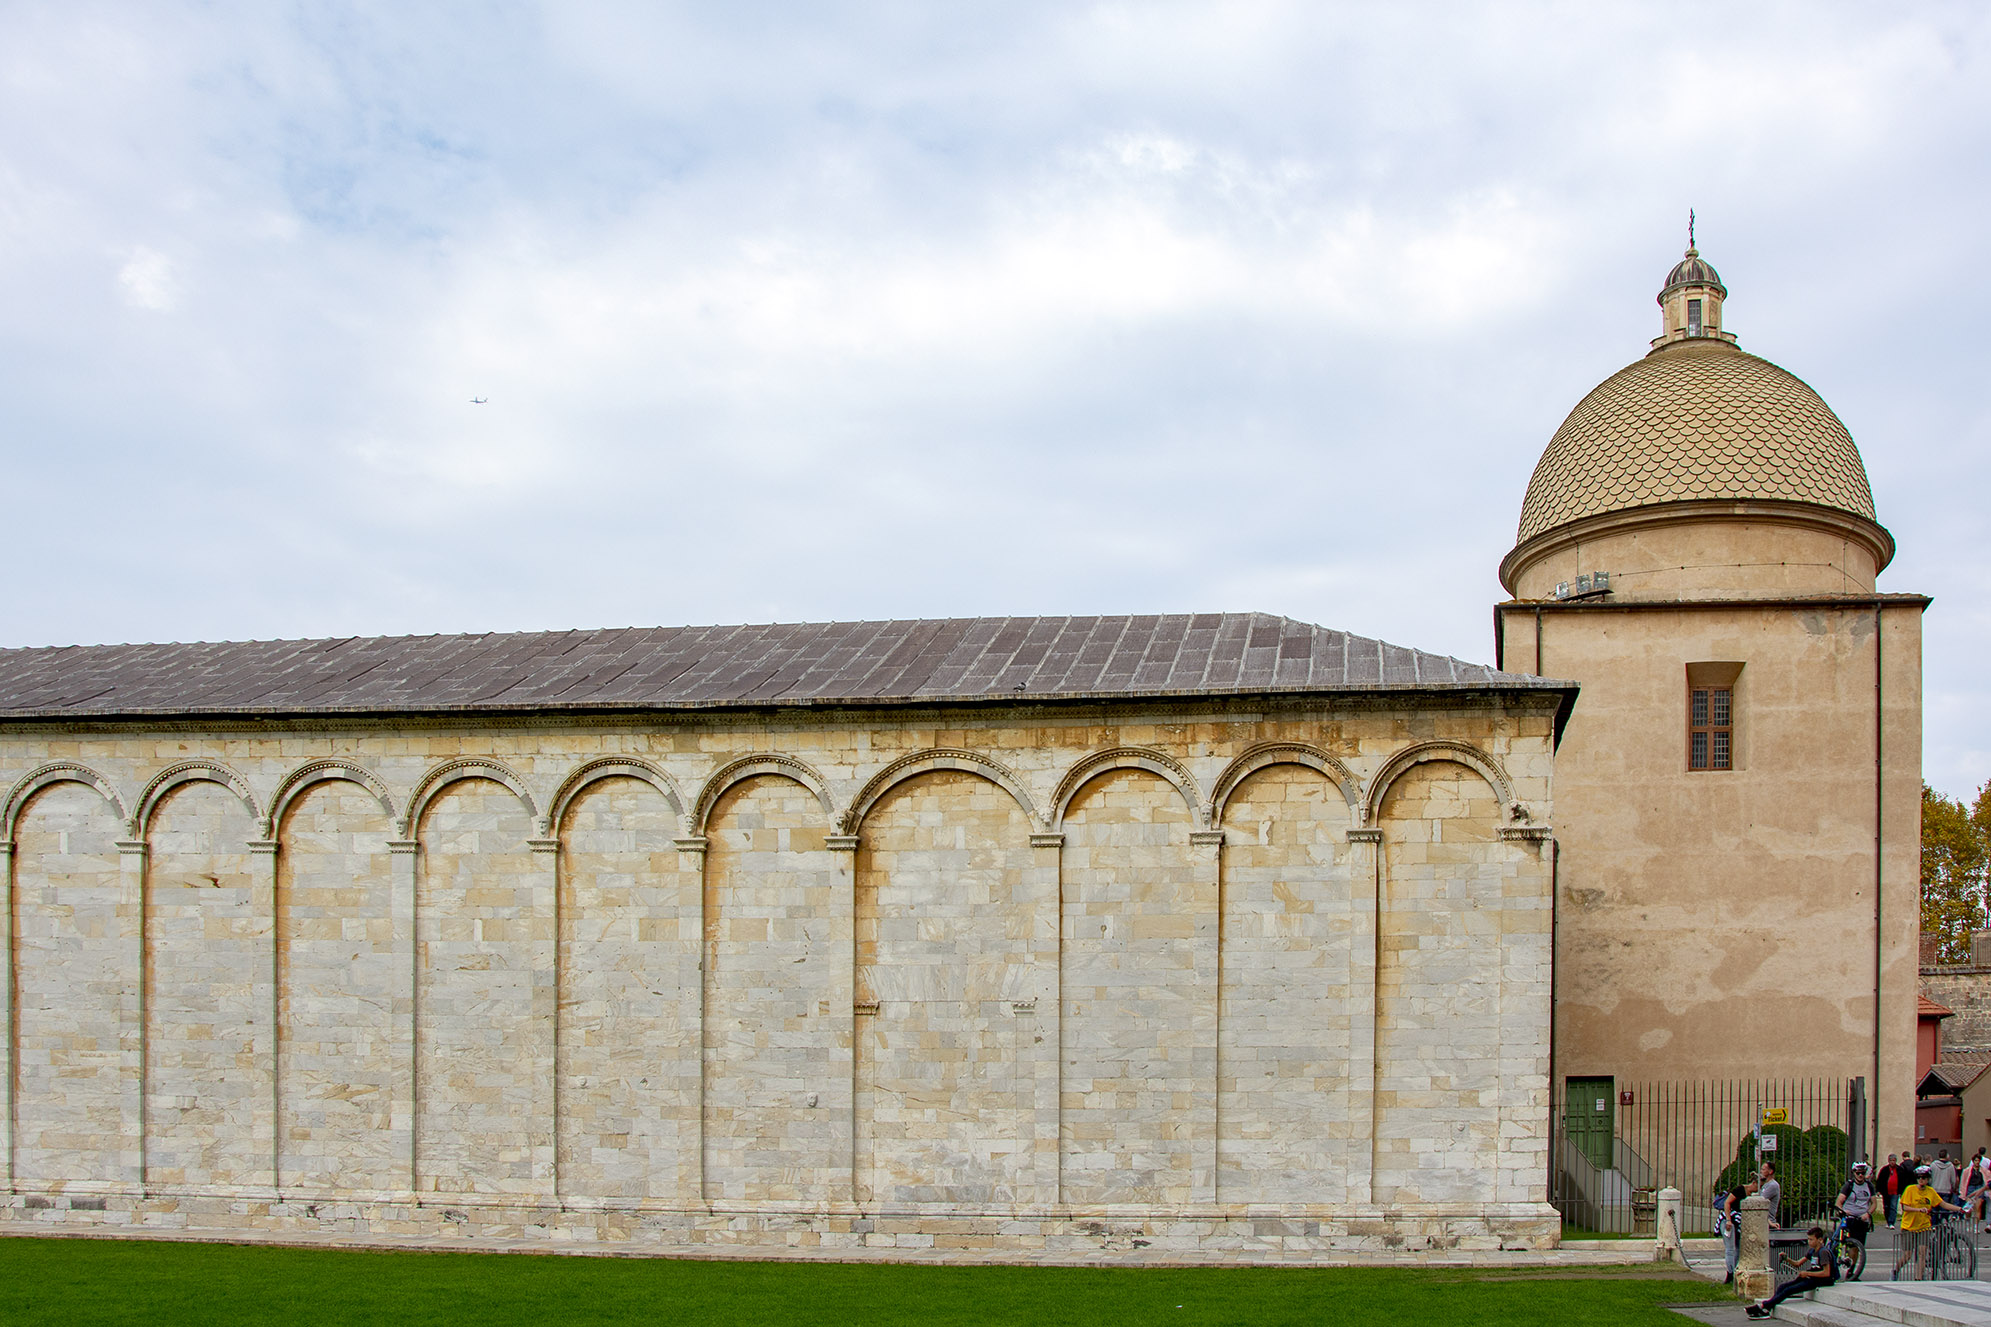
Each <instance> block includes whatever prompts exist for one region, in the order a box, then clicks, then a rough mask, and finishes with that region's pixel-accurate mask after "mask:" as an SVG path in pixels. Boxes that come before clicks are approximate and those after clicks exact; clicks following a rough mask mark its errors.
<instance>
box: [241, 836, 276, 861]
mask: <svg viewBox="0 0 1991 1327" xmlns="http://www.w3.org/2000/svg"><path fill="white" fill-rule="evenodd" d="M280 846H281V845H279V844H278V843H277V841H276V840H275V839H250V840H249V851H250V853H252V854H253V855H255V856H257V857H274V856H276V855H277V851H278V849H279V847H280Z"/></svg>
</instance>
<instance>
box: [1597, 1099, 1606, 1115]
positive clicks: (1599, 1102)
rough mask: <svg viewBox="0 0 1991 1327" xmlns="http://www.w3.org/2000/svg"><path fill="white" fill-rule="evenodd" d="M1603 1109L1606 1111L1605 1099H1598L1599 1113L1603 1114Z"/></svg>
mask: <svg viewBox="0 0 1991 1327" xmlns="http://www.w3.org/2000/svg"><path fill="white" fill-rule="evenodd" d="M1603 1109H1604V1098H1602V1097H1598V1098H1597V1110H1598V1111H1599V1112H1600V1113H1601V1112H1602V1111H1603Z"/></svg>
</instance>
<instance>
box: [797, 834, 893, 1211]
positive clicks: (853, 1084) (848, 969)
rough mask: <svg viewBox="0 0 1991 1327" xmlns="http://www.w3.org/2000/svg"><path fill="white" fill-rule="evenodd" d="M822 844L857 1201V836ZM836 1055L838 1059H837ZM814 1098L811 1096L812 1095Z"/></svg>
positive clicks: (851, 1191)
mask: <svg viewBox="0 0 1991 1327" xmlns="http://www.w3.org/2000/svg"><path fill="white" fill-rule="evenodd" d="M823 846H824V847H826V848H828V849H829V850H830V852H832V853H833V854H835V857H836V863H837V897H836V901H835V903H834V904H833V905H832V906H831V909H830V916H831V917H832V918H835V919H836V923H835V924H836V925H838V926H839V927H840V928H841V929H842V932H843V934H842V935H840V936H837V937H835V938H836V939H840V940H842V942H843V943H842V945H841V946H839V949H840V952H841V953H842V954H843V956H844V959H843V969H842V971H841V972H839V973H838V974H837V982H836V986H835V988H834V990H833V991H832V994H831V995H830V999H829V1007H830V1009H833V1010H836V1011H837V1014H838V1016H840V1017H841V1018H842V1019H843V1020H844V1021H843V1027H842V1028H841V1029H839V1033H840V1035H839V1042H838V1045H837V1047H836V1050H837V1052H840V1054H832V1056H831V1059H830V1074H831V1077H832V1078H840V1079H841V1080H842V1081H843V1082H846V1083H848V1084H849V1085H850V1110H849V1112H848V1114H847V1115H846V1120H847V1122H848V1126H849V1128H848V1133H847V1135H846V1137H845V1143H846V1145H847V1146H846V1155H847V1156H849V1158H850V1166H849V1187H848V1189H847V1190H846V1191H845V1195H844V1196H845V1197H846V1198H848V1199H849V1200H850V1201H851V1202H857V1201H859V1195H860V1194H861V1192H862V1190H861V1189H860V1188H859V1186H858V1173H857V1172H858V1166H859V1164H860V1162H861V1159H860V1158H859V1156H858V1154H857V1147H858V1132H859V1131H858V1118H857V1089H858V1086H859V1084H858V1082H857V1065H858V1059H857V1038H858V1037H859V1035H861V1032H862V1029H860V1028H859V1027H858V1011H857V849H858V846H859V838H858V836H857V835H855V834H831V835H829V836H828V837H826V838H825V839H824V840H823ZM877 1012H878V1006H877V1005H875V1004H874V1005H872V1006H871V1007H870V1013H871V1014H872V1015H875V1014H876V1013H877ZM839 1059H840V1060H841V1063H839ZM811 1100H812V1101H813V1100H814V1099H813V1098H811Z"/></svg>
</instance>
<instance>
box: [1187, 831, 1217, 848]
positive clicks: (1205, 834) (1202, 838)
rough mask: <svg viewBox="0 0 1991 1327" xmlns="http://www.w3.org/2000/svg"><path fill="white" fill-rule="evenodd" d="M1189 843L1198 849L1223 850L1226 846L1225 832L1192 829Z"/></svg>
mask: <svg viewBox="0 0 1991 1327" xmlns="http://www.w3.org/2000/svg"><path fill="white" fill-rule="evenodd" d="M1189 843H1190V846H1192V847H1197V848H1221V847H1223V846H1224V832H1223V831H1222V830H1221V829H1192V830H1190V831H1189Z"/></svg>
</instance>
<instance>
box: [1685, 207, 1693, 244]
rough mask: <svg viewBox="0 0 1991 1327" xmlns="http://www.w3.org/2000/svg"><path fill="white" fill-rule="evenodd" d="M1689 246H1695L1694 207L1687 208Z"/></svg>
mask: <svg viewBox="0 0 1991 1327" xmlns="http://www.w3.org/2000/svg"><path fill="white" fill-rule="evenodd" d="M1687 247H1688V248H1689V249H1691V248H1693V247H1694V209H1693V208H1691V207H1690V208H1688V209H1687Z"/></svg>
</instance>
